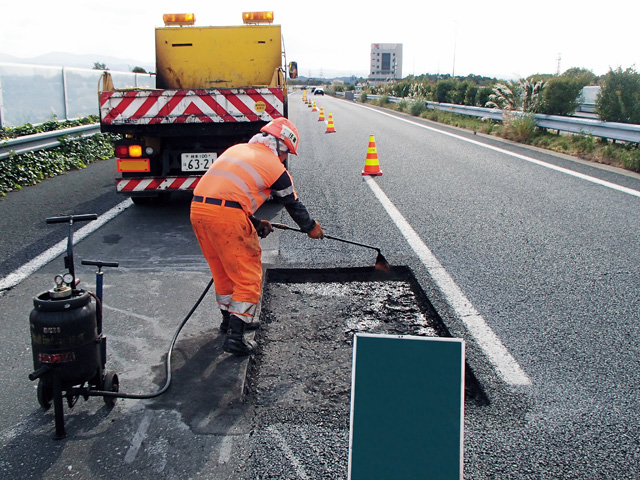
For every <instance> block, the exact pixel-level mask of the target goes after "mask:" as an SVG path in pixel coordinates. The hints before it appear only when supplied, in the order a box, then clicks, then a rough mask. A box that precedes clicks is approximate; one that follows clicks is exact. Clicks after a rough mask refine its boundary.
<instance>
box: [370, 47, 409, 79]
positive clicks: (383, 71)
mask: <svg viewBox="0 0 640 480" xmlns="http://www.w3.org/2000/svg"><path fill="white" fill-rule="evenodd" d="M401 78H402V44H401V43H372V44H371V73H370V74H369V82H370V83H374V84H377V83H389V82H393V81H395V80H400V79H401Z"/></svg>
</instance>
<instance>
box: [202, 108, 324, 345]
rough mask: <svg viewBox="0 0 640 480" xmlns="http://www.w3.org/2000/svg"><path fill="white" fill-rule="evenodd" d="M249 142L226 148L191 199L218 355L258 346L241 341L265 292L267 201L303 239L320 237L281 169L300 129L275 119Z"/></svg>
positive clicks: (253, 325) (268, 230)
mask: <svg viewBox="0 0 640 480" xmlns="http://www.w3.org/2000/svg"><path fill="white" fill-rule="evenodd" d="M260 132H261V133H258V134H256V135H255V136H253V137H252V138H251V140H249V143H242V144H238V145H234V146H233V147H230V148H228V149H227V150H226V151H225V152H224V153H222V155H220V156H219V157H218V159H217V160H216V161H215V162H214V163H213V165H211V167H209V170H208V171H207V172H206V173H205V175H204V176H203V177H202V178H201V179H200V182H199V183H198V185H197V186H196V188H195V190H194V192H193V201H192V203H191V224H192V226H193V230H194V232H195V234H196V237H197V239H198V243H199V244H200V248H201V249H202V253H203V254H204V256H205V258H206V260H207V262H208V264H209V268H210V269H211V274H212V275H213V283H214V285H215V291H216V300H217V302H218V306H219V307H220V310H221V312H222V323H221V325H220V331H221V332H223V333H226V338H225V340H224V344H223V348H224V351H225V352H229V353H233V354H236V355H241V356H244V355H251V354H253V353H254V352H255V350H256V347H257V344H256V342H254V341H253V340H248V339H246V338H245V336H244V334H245V331H246V330H251V329H255V328H257V327H258V326H259V322H257V321H254V319H253V316H254V314H255V310H256V305H257V303H258V300H259V299H260V294H261V289H262V261H261V260H262V259H261V254H262V250H261V248H260V242H259V240H258V236H260V237H261V238H265V237H266V236H267V235H269V233H271V232H273V226H272V225H271V223H269V222H268V221H267V220H259V219H257V218H256V217H255V216H254V213H255V212H256V210H258V208H259V207H260V206H261V205H262V204H263V203H264V202H265V201H266V200H267V199H268V198H269V196H270V195H272V196H273V198H275V199H277V200H279V201H280V203H281V204H282V205H284V207H285V209H286V210H287V212H288V213H289V215H291V218H293V220H294V221H295V222H296V223H297V224H298V226H299V227H300V229H301V230H302V231H303V232H306V233H307V234H308V235H309V236H310V237H311V238H323V237H324V234H323V232H322V228H321V227H320V224H318V222H316V221H315V220H313V219H312V218H311V217H310V216H309V212H308V211H307V208H306V207H305V206H304V204H303V203H302V202H301V201H300V200H299V199H298V195H297V193H296V191H295V190H294V188H293V180H292V178H291V175H289V172H288V171H287V169H286V168H285V166H284V161H285V160H286V159H287V154H289V153H292V154H293V155H297V154H298V138H299V137H298V130H297V129H296V127H295V126H294V125H293V123H291V122H290V121H289V120H288V119H286V118H284V117H280V118H277V119H275V120H273V121H272V122H270V123H268V124H267V125H265V126H264V127H262V129H261V130H260Z"/></svg>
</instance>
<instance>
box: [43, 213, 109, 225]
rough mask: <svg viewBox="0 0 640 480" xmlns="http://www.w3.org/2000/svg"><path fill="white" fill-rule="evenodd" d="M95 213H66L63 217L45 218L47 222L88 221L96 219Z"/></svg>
mask: <svg viewBox="0 0 640 480" xmlns="http://www.w3.org/2000/svg"><path fill="white" fill-rule="evenodd" d="M97 219H98V214H97V213H85V214H82V215H66V216H64V217H50V218H47V223H69V222H71V221H73V222H88V221H90V220H97Z"/></svg>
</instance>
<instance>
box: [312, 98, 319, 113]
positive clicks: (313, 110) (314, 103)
mask: <svg viewBox="0 0 640 480" xmlns="http://www.w3.org/2000/svg"><path fill="white" fill-rule="evenodd" d="M311 111H312V112H317V111H318V109H317V108H316V102H315V101H314V102H313V108H312V109H311Z"/></svg>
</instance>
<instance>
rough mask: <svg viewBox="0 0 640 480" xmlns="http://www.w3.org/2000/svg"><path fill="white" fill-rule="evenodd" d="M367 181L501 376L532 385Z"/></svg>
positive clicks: (512, 382)
mask: <svg viewBox="0 0 640 480" xmlns="http://www.w3.org/2000/svg"><path fill="white" fill-rule="evenodd" d="M364 179H365V181H366V183H367V185H369V187H370V188H371V190H372V191H373V193H374V195H375V196H376V197H377V198H378V201H379V202H380V203H381V204H382V206H383V207H384V209H385V210H386V211H387V213H388V214H389V216H390V217H391V219H392V220H393V222H394V223H395V224H396V226H397V227H398V230H400V233H402V235H403V236H404V238H405V239H406V240H407V242H408V243H409V245H410V246H411V248H412V249H413V251H414V252H416V255H418V258H420V260H421V261H422V263H423V264H424V266H425V267H426V268H427V270H428V271H429V274H430V275H431V277H432V278H433V280H434V282H435V283H436V285H437V286H438V288H439V289H440V291H441V292H442V293H443V295H444V296H445V298H446V300H447V303H448V304H449V305H450V306H451V308H453V310H454V311H455V313H456V315H457V316H458V317H459V318H460V320H461V321H462V322H463V323H464V325H465V327H466V328H467V330H468V331H469V333H470V334H471V335H472V336H473V338H474V339H475V341H476V343H477V344H478V346H479V347H480V348H481V349H482V351H483V352H484V353H485V355H486V356H487V357H488V358H489V361H490V362H491V363H492V364H493V366H494V368H495V369H496V372H497V373H498V375H500V377H501V378H502V379H503V380H504V381H505V382H507V383H508V384H510V385H531V380H530V379H529V377H528V376H527V374H526V373H525V372H524V371H523V370H522V368H520V365H518V362H516V360H515V359H514V358H513V357H512V356H511V354H510V353H509V351H508V350H507V349H506V347H505V346H504V345H503V344H502V342H501V341H500V339H499V338H498V337H497V335H496V334H495V333H494V332H493V330H491V327H489V325H487V323H486V322H485V320H484V318H482V316H481V315H480V313H479V312H478V311H477V310H476V309H475V308H474V306H473V305H472V304H471V302H470V301H469V300H468V299H467V297H466V296H465V295H464V293H462V290H460V287H458V285H457V284H456V283H455V282H454V280H453V278H451V276H450V275H449V274H448V273H447V271H446V270H445V269H444V267H443V266H442V265H441V264H440V262H439V261H438V259H437V258H436V257H435V256H434V255H433V253H432V252H431V250H430V249H429V247H427V246H426V245H425V243H424V242H423V241H422V239H421V238H420V236H419V235H418V234H417V233H416V231H415V230H414V229H413V227H412V226H411V225H410V224H409V222H407V220H406V219H405V218H404V216H403V215H402V214H401V213H400V211H399V210H398V209H397V208H396V206H395V205H394V204H393V203H392V202H391V200H389V197H387V195H386V194H385V193H384V192H383V191H382V189H381V188H380V187H379V186H378V184H377V183H376V182H375V181H374V179H373V178H372V177H370V176H366V177H364Z"/></svg>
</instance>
